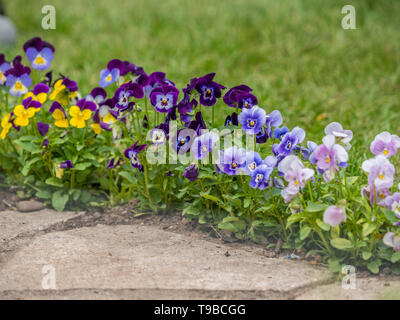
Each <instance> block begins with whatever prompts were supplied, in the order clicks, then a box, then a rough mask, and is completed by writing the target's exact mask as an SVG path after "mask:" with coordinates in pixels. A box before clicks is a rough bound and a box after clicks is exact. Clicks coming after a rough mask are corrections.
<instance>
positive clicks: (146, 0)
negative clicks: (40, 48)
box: [5, 0, 400, 152]
mask: <svg viewBox="0 0 400 320" xmlns="http://www.w3.org/2000/svg"><path fill="white" fill-rule="evenodd" d="M47 4H51V5H54V6H55V8H56V10H57V28H56V30H43V29H42V28H41V20H42V18H43V15H42V13H41V8H42V6H44V5H47ZM346 4H352V5H354V7H355V9H356V17H357V20H356V22H357V30H344V29H342V27H341V20H342V18H343V16H344V15H343V14H342V13H341V8H342V6H344V5H346ZM5 7H6V11H7V13H8V15H9V16H10V17H11V18H12V19H13V20H14V22H15V23H16V24H17V27H18V29H19V35H20V37H19V40H18V48H16V49H15V50H11V51H8V52H7V54H8V57H7V58H8V59H11V58H12V57H11V55H12V54H16V53H17V52H20V53H22V49H21V48H22V44H23V43H24V42H25V41H26V40H27V39H29V38H31V37H33V36H41V37H42V38H44V39H45V40H47V41H49V42H51V43H53V44H54V46H55V47H56V55H55V59H54V61H53V64H52V67H53V69H54V70H55V71H57V72H62V73H63V74H65V75H68V76H70V77H71V78H72V79H74V80H77V81H78V84H79V87H80V89H81V91H82V93H83V94H87V93H88V91H89V90H90V89H91V88H93V87H94V86H97V85H98V80H99V72H100V70H101V69H102V68H104V67H105V66H106V64H107V62H108V61H109V60H110V59H112V58H119V59H126V60H130V61H132V62H134V63H136V64H138V65H140V66H143V67H144V69H145V70H146V72H148V73H150V72H152V71H164V72H166V74H167V77H168V78H169V79H171V80H172V81H174V82H175V83H176V84H177V86H178V88H179V89H180V88H183V87H184V86H185V85H186V83H187V82H188V80H189V79H190V78H191V77H194V76H201V75H203V74H205V73H208V72H216V73H217V76H216V81H217V82H219V83H222V84H224V85H225V86H227V87H231V86H234V85H238V84H242V83H245V84H247V85H249V86H250V87H252V88H253V89H254V92H255V94H256V95H257V97H258V98H259V101H260V102H259V105H260V106H262V107H264V108H265V109H266V110H267V111H272V110H273V108H277V109H279V110H280V111H281V112H282V114H283V116H284V121H285V125H288V126H289V127H290V128H292V127H294V126H296V125H298V126H301V127H303V128H304V129H305V130H306V131H307V138H308V139H314V140H316V141H317V142H319V141H320V139H321V138H322V136H323V132H322V130H323V128H324V127H325V126H326V125H327V124H328V123H329V122H331V121H339V122H341V123H342V124H343V125H344V127H345V128H346V129H347V128H348V129H352V130H353V131H354V134H355V137H356V139H355V140H356V141H355V144H358V145H360V144H361V145H363V146H364V147H366V146H367V144H369V142H370V141H369V140H368V139H371V138H373V136H375V135H376V134H377V133H379V132H381V131H383V130H389V131H391V132H393V133H397V134H400V129H399V123H400V113H399V108H400V100H399V89H400V41H399V40H400V18H399V17H400V1H397V0H393V1H390V0H381V1H374V0H352V1H351V3H349V1H348V0H345V1H340V0H337V1H336V0H329V1H319V0H304V1H300V0H280V1H277V0H218V1H215V0H214V1H212V0H197V1H185V0H164V1H159V0H134V1H124V0H112V1H110V0H96V1H90V0H68V1H65V0H64V1H62V0H57V1H56V0H12V1H7V3H5ZM217 108H218V109H219V110H218V112H217V113H218V114H221V119H222V118H224V117H225V115H226V114H228V112H230V111H232V110H228V108H227V107H224V106H223V104H222V103H220V104H219V105H218V106H217ZM364 150H365V152H366V151H367V149H366V148H365V149H364Z"/></svg>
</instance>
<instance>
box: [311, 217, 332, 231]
mask: <svg viewBox="0 0 400 320" xmlns="http://www.w3.org/2000/svg"><path fill="white" fill-rule="evenodd" d="M315 222H316V223H317V225H318V227H320V228H321V229H322V230H324V231H329V229H330V228H331V226H330V225H329V224H326V223H325V222H323V221H321V219H317V220H315Z"/></svg>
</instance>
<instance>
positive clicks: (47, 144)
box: [42, 138, 49, 149]
mask: <svg viewBox="0 0 400 320" xmlns="http://www.w3.org/2000/svg"><path fill="white" fill-rule="evenodd" d="M48 146H49V139H47V138H46V139H44V140H43V142H42V148H43V149H46V148H47V147H48Z"/></svg>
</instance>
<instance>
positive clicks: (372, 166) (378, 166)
mask: <svg viewBox="0 0 400 320" xmlns="http://www.w3.org/2000/svg"><path fill="white" fill-rule="evenodd" d="M361 168H362V169H363V170H364V171H365V172H367V173H368V184H369V189H370V201H371V203H373V202H374V199H375V193H376V190H381V189H384V188H390V187H391V186H392V185H393V176H394V172H395V169H394V166H393V165H392V164H391V163H390V161H389V160H388V159H387V158H386V157H385V156H383V155H378V156H376V158H374V159H369V160H365V161H364V162H363V163H362V165H361Z"/></svg>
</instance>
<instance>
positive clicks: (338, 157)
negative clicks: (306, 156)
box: [313, 135, 348, 182]
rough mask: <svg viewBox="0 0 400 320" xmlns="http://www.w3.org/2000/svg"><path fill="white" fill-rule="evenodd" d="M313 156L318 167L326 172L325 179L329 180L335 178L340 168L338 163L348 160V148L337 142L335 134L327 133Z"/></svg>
mask: <svg viewBox="0 0 400 320" xmlns="http://www.w3.org/2000/svg"><path fill="white" fill-rule="evenodd" d="M313 157H315V160H316V164H317V167H318V169H320V170H322V171H323V172H324V179H325V181H327V182H329V181H331V180H332V179H333V178H334V176H335V173H336V171H338V170H339V167H338V165H339V164H340V163H342V162H347V160H348V154H347V152H346V150H345V149H344V148H343V147H342V146H340V145H338V144H335V137H334V136H333V135H327V136H325V137H324V138H323V139H322V144H321V145H319V146H318V147H317V148H316V149H315V150H314V152H313Z"/></svg>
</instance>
